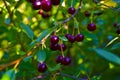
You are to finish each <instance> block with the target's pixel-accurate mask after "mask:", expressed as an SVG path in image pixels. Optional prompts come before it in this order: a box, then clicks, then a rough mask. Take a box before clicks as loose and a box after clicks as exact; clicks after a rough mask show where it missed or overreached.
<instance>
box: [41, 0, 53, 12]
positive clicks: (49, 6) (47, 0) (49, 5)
mask: <svg viewBox="0 0 120 80" xmlns="http://www.w3.org/2000/svg"><path fill="white" fill-rule="evenodd" d="M41 6H42V10H44V11H46V12H48V11H50V10H51V9H52V3H51V1H50V0H43V1H42V2H41Z"/></svg>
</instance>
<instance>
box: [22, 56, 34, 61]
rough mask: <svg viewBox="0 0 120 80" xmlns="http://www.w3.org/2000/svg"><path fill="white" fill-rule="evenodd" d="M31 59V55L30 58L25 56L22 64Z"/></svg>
mask: <svg viewBox="0 0 120 80" xmlns="http://www.w3.org/2000/svg"><path fill="white" fill-rule="evenodd" d="M32 57H33V56H32V55H31V56H27V57H25V58H24V59H23V61H24V62H27V61H29V60H30V59H31V58H32Z"/></svg>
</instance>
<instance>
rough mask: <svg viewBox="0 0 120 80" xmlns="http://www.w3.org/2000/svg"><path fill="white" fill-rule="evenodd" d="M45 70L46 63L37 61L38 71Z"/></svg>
mask: <svg viewBox="0 0 120 80" xmlns="http://www.w3.org/2000/svg"><path fill="white" fill-rule="evenodd" d="M46 70H47V65H46V63H39V64H38V71H39V72H41V73H43V72H45V71H46Z"/></svg>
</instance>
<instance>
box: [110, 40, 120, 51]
mask: <svg viewBox="0 0 120 80" xmlns="http://www.w3.org/2000/svg"><path fill="white" fill-rule="evenodd" d="M117 48H120V42H119V43H117V44H115V45H113V46H112V48H111V49H112V50H113V49H117Z"/></svg>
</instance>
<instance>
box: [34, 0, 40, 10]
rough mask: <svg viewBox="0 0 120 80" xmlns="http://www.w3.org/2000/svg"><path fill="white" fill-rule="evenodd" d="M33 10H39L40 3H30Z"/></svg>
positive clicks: (37, 1)
mask: <svg viewBox="0 0 120 80" xmlns="http://www.w3.org/2000/svg"><path fill="white" fill-rule="evenodd" d="M32 6H33V9H35V10H38V9H40V8H41V1H39V0H36V1H34V2H33V3H32Z"/></svg>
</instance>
